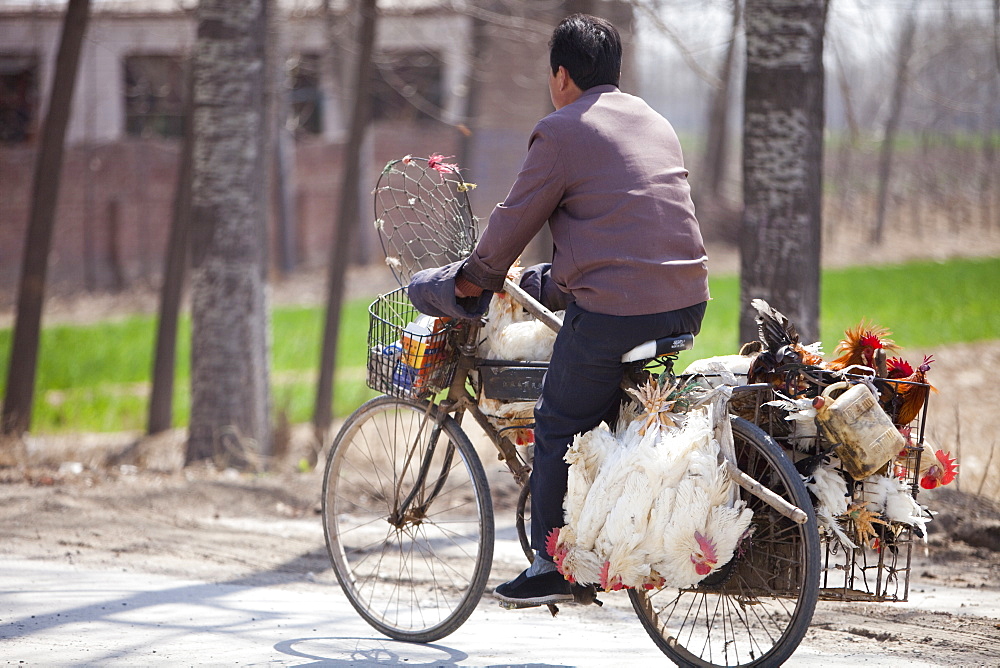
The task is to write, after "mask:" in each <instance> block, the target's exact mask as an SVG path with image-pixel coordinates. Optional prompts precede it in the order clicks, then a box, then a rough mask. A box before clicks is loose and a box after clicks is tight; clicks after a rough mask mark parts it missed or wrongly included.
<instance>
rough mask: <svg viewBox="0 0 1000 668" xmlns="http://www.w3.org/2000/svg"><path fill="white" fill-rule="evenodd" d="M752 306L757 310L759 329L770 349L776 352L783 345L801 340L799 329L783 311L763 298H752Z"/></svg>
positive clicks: (762, 340)
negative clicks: (797, 329)
mask: <svg viewBox="0 0 1000 668" xmlns="http://www.w3.org/2000/svg"><path fill="white" fill-rule="evenodd" d="M750 306H752V307H753V308H754V310H756V311H757V331H758V334H759V335H760V340H761V342H762V343H763V344H764V345H765V346H767V349H768V350H769V351H771V352H775V351H777V350H778V348H780V347H782V346H786V345H789V344H792V343H798V342H799V333H798V331H796V329H795V326H794V325H792V323H791V321H790V320H789V319H788V318H787V317H785V315H784V314H783V313H781V312H780V311H778V310H777V309H775V308H773V307H772V306H771V305H770V304H768V303H767V302H766V301H764V300H763V299H754V300H752V301H751V302H750Z"/></svg>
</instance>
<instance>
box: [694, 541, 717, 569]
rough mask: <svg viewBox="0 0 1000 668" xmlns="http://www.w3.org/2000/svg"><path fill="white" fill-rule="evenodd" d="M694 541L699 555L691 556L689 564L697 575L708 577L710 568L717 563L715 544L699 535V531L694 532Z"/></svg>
mask: <svg viewBox="0 0 1000 668" xmlns="http://www.w3.org/2000/svg"><path fill="white" fill-rule="evenodd" d="M694 539H695V540H696V541H697V542H698V550H699V552H700V554H692V555H691V563H692V564H694V570H695V572H696V573H697V574H698V575H708V574H709V572H710V571H711V570H712V567H713V566H715V564H716V563H718V561H719V557H718V555H717V554H716V552H715V543H713V542H712V541H711V540H709V539H708V538H706V537H705V536H703V535H701V532H700V531H695V532H694Z"/></svg>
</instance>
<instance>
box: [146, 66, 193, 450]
mask: <svg viewBox="0 0 1000 668" xmlns="http://www.w3.org/2000/svg"><path fill="white" fill-rule="evenodd" d="M193 160H194V66H193V62H189V65H188V83H187V99H186V100H185V101H184V138H183V140H182V143H181V155H180V158H179V164H178V166H177V189H176V190H175V191H174V212H173V214H174V215H173V220H172V221H171V225H170V239H169V240H168V241H167V255H166V258H165V259H164V263H163V279H162V281H163V282H162V284H161V285H160V317H159V320H158V321H157V328H156V351H155V353H154V356H153V389H152V392H151V393H150V397H149V421H148V423H147V425H146V433H148V434H157V433H159V432H161V431H165V430H167V429H170V427H171V426H172V424H173V405H174V375H175V370H176V364H177V325H178V322H179V321H180V309H181V297H182V296H183V294H184V277H185V274H186V273H187V261H188V239H189V237H190V229H191V181H192V179H191V172H192V164H191V163H192V162H193Z"/></svg>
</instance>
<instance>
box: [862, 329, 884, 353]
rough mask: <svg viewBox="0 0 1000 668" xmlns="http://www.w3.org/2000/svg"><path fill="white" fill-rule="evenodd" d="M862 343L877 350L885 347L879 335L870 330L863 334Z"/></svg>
mask: <svg viewBox="0 0 1000 668" xmlns="http://www.w3.org/2000/svg"><path fill="white" fill-rule="evenodd" d="M861 345H863V346H865V347H866V348H873V349H875V350H880V349H881V348H882V347H883V346H882V339H881V338H880V337H879V335H878V334H876V333H875V332H872V331H870V330H869V331H867V332H865V333H864V334H862V335H861Z"/></svg>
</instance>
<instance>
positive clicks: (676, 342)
mask: <svg viewBox="0 0 1000 668" xmlns="http://www.w3.org/2000/svg"><path fill="white" fill-rule="evenodd" d="M692 348H694V334H678V335H677V336H665V337H663V338H662V339H653V340H652V341H646V342H645V343H640V344H639V345H637V346H636V347H635V348H633V349H632V350H630V351H628V352H627V353H625V354H624V355H622V362H635V361H637V360H648V359H653V358H654V357H659V356H660V355H671V354H673V353H679V352H680V351H682V350H691V349H692Z"/></svg>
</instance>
